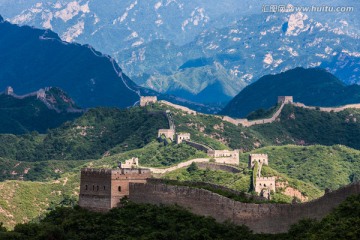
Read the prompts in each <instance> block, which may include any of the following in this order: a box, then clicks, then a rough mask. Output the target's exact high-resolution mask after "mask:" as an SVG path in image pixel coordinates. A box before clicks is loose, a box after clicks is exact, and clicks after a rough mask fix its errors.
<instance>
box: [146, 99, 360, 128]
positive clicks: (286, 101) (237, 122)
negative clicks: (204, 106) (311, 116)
mask: <svg viewBox="0 0 360 240" xmlns="http://www.w3.org/2000/svg"><path fill="white" fill-rule="evenodd" d="M142 98H144V100H143V105H142V106H146V105H147V104H148V103H150V102H151V103H155V102H159V103H160V104H164V105H168V106H170V107H173V108H175V109H178V110H181V111H184V112H186V113H187V114H192V115H198V114H201V115H206V114H203V113H198V112H196V111H194V110H191V109H189V108H187V107H184V106H180V105H177V104H173V103H170V102H167V101H163V100H160V101H157V98H156V97H153V98H151V101H148V99H147V98H148V97H142ZM278 104H279V108H278V109H277V111H276V112H275V113H274V114H273V116H272V117H270V118H264V119H258V120H248V119H245V118H243V119H239V118H232V117H229V116H220V115H213V116H215V117H218V118H221V119H222V120H224V121H226V122H229V123H232V124H235V125H241V126H243V127H251V126H254V125H260V124H267V123H272V122H275V121H276V120H277V118H278V117H279V116H280V114H281V112H282V109H283V108H284V106H285V105H286V104H291V105H293V106H296V107H301V108H306V109H311V110H318V111H321V112H340V111H343V110H346V109H360V104H347V105H344V106H339V107H315V106H306V105H305V104H303V103H299V102H294V101H293V97H292V96H279V97H278Z"/></svg>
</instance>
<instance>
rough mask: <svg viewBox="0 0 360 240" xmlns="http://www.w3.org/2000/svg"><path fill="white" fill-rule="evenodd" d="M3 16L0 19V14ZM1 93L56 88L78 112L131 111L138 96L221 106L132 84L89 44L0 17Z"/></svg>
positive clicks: (203, 107)
mask: <svg viewBox="0 0 360 240" xmlns="http://www.w3.org/2000/svg"><path fill="white" fill-rule="evenodd" d="M0 17H1V16H0ZM0 61H1V63H2V64H1V65H0V89H5V87H6V86H12V87H14V89H16V92H17V93H18V94H26V93H28V92H33V91H37V90H38V89H39V88H44V87H47V86H54V87H60V88H61V89H63V90H64V91H65V92H66V93H68V94H69V96H71V98H73V99H74V101H75V102H76V103H77V104H78V105H79V106H81V107H82V108H89V107H98V106H107V107H120V108H124V107H129V106H133V105H134V104H136V103H137V102H138V101H139V98H140V95H156V96H158V98H159V99H164V100H168V101H171V102H174V103H181V104H182V105H185V106H188V107H191V108H193V109H195V110H197V111H202V112H206V113H213V112H216V111H219V110H220V108H219V106H209V105H204V104H198V103H196V102H191V101H188V100H186V99H183V98H179V97H176V96H171V95H167V94H160V93H158V92H156V91H154V90H151V89H146V88H143V87H140V86H138V85H136V84H135V83H134V82H133V81H132V80H130V79H129V78H128V77H127V76H126V75H125V74H124V73H123V72H122V70H121V68H120V67H119V66H118V65H117V63H116V62H115V60H114V59H113V58H111V57H110V56H108V55H105V54H102V53H100V52H98V51H96V50H95V49H93V48H92V47H91V46H89V45H80V44H76V43H67V42H64V41H62V40H61V39H60V38H59V36H58V35H57V34H56V33H54V32H52V31H50V30H40V29H36V28H32V27H28V26H22V27H20V26H18V25H14V24H11V23H9V22H7V21H4V19H3V18H2V17H1V18H0Z"/></svg>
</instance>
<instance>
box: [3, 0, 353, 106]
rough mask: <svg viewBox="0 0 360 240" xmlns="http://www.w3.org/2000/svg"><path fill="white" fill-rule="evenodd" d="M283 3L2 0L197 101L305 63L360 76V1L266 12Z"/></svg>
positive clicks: (32, 20) (9, 14) (17, 17)
mask: <svg viewBox="0 0 360 240" xmlns="http://www.w3.org/2000/svg"><path fill="white" fill-rule="evenodd" d="M281 3H282V2H280V1H271V0H263V1H261V4H259V3H254V2H253V1H238V0H224V1H215V0H209V1H201V0H195V1H191V2H189V1H185V0H177V1H172V0H166V1H165V0H149V1H136V0H125V1H121V2H116V1H112V2H104V1H102V0H92V1H86V0H62V1H56V2H51V1H50V2H49V1H46V0H29V1H26V2H23V1H22V0H14V1H5V0H0V12H2V14H4V15H5V16H6V19H8V20H9V21H11V22H12V23H17V24H22V25H23V24H27V25H34V26H36V27H42V28H47V29H52V30H54V31H56V32H58V33H59V35H60V37H61V38H62V39H63V40H66V41H77V42H80V43H88V44H90V45H92V46H94V47H95V48H96V49H99V50H100V51H102V52H104V53H107V54H110V55H111V56H112V57H114V58H115V59H116V60H117V61H118V63H119V65H120V67H121V68H122V69H123V70H124V72H125V73H126V74H128V75H129V76H130V77H131V79H132V80H134V81H135V82H136V83H137V84H138V85H141V86H143V87H147V88H151V89H153V90H155V91H158V92H161V93H166V94H174V95H176V96H178V97H182V98H187V99H188V100H190V101H194V102H201V103H206V104H208V103H216V104H219V103H220V102H226V101H229V100H231V98H232V97H234V96H235V95H236V94H237V93H238V92H239V91H240V90H241V89H243V88H244V87H245V86H246V85H248V84H250V83H252V82H254V81H255V80H257V79H259V78H260V77H262V76H264V75H267V74H273V73H280V72H283V71H286V70H289V69H292V68H295V67H305V68H309V67H317V66H320V67H322V68H326V69H327V70H328V71H329V72H331V73H333V74H334V75H335V76H337V77H338V78H340V79H341V80H342V81H344V82H346V83H358V82H360V79H359V74H358V72H359V71H360V67H359V62H360V61H359V59H360V49H359V45H358V44H357V42H358V41H359V36H360V34H359V33H360V18H359V16H360V14H358V11H359V10H358V9H360V3H359V2H358V1H356V0H350V1H347V3H346V5H349V6H353V7H354V11H353V12H347V13H317V12H306V13H305V12H290V13H264V12H263V13H262V12H261V8H262V7H263V6H264V5H266V4H281ZM291 4H293V5H295V6H304V2H303V1H300V0H295V1H292V2H291ZM311 5H314V6H318V5H320V6H322V5H324V4H323V2H321V1H318V0H316V1H312V2H311ZM327 5H329V6H338V5H341V6H342V5H344V3H343V2H342V1H340V0H331V1H328V2H327ZM144 23H146V24H144ZM212 96H216V98H214V97H212Z"/></svg>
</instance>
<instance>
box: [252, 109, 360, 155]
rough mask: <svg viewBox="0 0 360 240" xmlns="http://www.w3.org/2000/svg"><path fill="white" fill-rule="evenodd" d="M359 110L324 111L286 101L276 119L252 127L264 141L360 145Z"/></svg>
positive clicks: (270, 143) (278, 143)
mask: <svg viewBox="0 0 360 240" xmlns="http://www.w3.org/2000/svg"><path fill="white" fill-rule="evenodd" d="M359 119H360V110H358V109H348V110H345V111H341V112H338V113H327V112H320V111H316V110H308V109H303V108H299V107H294V106H291V105H286V106H285V107H284V109H283V111H282V113H281V115H280V122H274V123H271V124H264V125H257V126H253V127H251V129H252V130H254V131H255V132H258V133H259V134H260V135H261V136H264V139H266V142H265V143H264V145H284V144H287V143H293V144H302V145H304V144H305V145H308V144H321V145H328V146H331V145H334V144H342V145H346V146H348V147H352V148H356V149H360V140H359V137H358V136H359V135H360V123H359V121H358V120H359Z"/></svg>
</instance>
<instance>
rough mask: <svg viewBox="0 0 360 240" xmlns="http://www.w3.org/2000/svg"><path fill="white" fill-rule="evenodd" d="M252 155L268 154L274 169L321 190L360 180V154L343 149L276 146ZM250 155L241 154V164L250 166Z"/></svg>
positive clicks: (336, 146)
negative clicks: (245, 163) (248, 162)
mask: <svg viewBox="0 0 360 240" xmlns="http://www.w3.org/2000/svg"><path fill="white" fill-rule="evenodd" d="M252 153H267V154H268V155H269V165H270V167H271V168H273V169H275V170H277V171H278V172H280V173H283V174H286V175H288V176H289V177H291V178H294V179H299V180H302V181H304V182H307V183H312V184H314V185H315V186H317V187H318V188H319V189H322V190H324V189H325V188H330V189H337V188H339V187H340V186H344V185H347V184H349V183H351V182H352V181H354V180H355V179H357V180H359V176H360V151H358V150H355V149H351V148H348V147H345V146H341V145H335V146H332V147H326V146H321V145H314V146H308V147H303V146H294V145H286V146H277V147H274V146H273V147H265V148H261V149H258V150H255V151H253V152H252ZM248 155H249V154H248V153H246V154H242V155H241V161H242V162H247V159H248Z"/></svg>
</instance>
